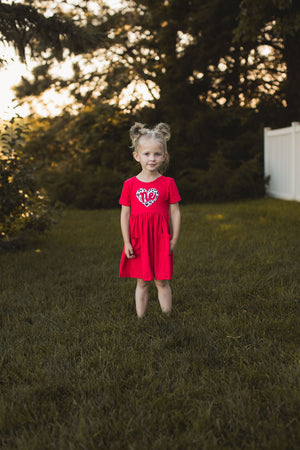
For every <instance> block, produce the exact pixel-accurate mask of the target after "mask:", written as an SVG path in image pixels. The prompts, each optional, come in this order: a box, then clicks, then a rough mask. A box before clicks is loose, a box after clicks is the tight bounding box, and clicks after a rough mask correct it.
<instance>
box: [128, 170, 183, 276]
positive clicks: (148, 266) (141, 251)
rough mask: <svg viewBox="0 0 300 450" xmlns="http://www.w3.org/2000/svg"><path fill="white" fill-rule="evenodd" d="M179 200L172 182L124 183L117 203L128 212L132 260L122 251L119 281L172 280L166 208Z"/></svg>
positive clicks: (135, 180)
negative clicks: (126, 278)
mask: <svg viewBox="0 0 300 450" xmlns="http://www.w3.org/2000/svg"><path fill="white" fill-rule="evenodd" d="M180 200H181V198H180V195H179V192H178V189H177V186H176V184H175V181H174V179H173V178H170V177H165V176H163V175H161V176H159V177H158V178H156V180H154V181H151V182H145V181H141V180H139V179H138V178H137V177H132V178H129V179H128V180H126V181H125V183H124V185H123V190H122V194H121V197H120V201H119V203H120V205H124V206H130V208H131V211H130V220H129V231H130V239H131V245H132V247H133V250H134V254H135V258H132V259H129V258H127V257H126V255H125V252H124V249H123V253H122V257H121V264H120V272H119V276H120V277H132V278H141V279H143V280H144V281H150V280H152V279H153V278H155V279H156V280H170V279H171V277H172V273H173V255H172V253H171V252H170V239H171V235H170V225H169V205H170V204H172V203H177V202H179V201H180Z"/></svg>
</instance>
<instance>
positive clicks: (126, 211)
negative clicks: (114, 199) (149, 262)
mask: <svg viewBox="0 0 300 450" xmlns="http://www.w3.org/2000/svg"><path fill="white" fill-rule="evenodd" d="M130 211H131V209H130V206H124V205H122V208H121V231H122V236H123V240H124V251H125V255H126V256H127V258H134V257H135V255H134V252H133V248H132V245H131V242H130V233H129V219H130Z"/></svg>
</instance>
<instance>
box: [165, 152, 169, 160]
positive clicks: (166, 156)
mask: <svg viewBox="0 0 300 450" xmlns="http://www.w3.org/2000/svg"><path fill="white" fill-rule="evenodd" d="M168 157H169V155H168V152H165V154H164V161H165V160H166V158H168Z"/></svg>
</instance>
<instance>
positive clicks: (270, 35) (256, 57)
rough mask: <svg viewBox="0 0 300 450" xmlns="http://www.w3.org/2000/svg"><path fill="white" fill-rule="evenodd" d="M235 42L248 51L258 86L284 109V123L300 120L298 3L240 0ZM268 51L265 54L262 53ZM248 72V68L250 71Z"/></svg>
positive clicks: (290, 0)
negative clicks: (257, 68) (247, 48)
mask: <svg viewBox="0 0 300 450" xmlns="http://www.w3.org/2000/svg"><path fill="white" fill-rule="evenodd" d="M235 41H239V42H242V43H246V44H247V45H248V46H249V48H251V52H252V56H253V64H254V63H255V65H256V67H258V66H259V65H261V67H262V73H261V74H259V72H258V71H257V73H256V75H257V76H258V77H259V82H258V83H257V84H258V89H259V85H260V86H264V88H265V91H267V92H269V93H270V95H271V96H274V95H275V96H276V97H277V98H278V100H279V102H281V103H282V104H283V105H284V106H285V107H286V112H285V119H284V120H285V122H286V123H290V122H291V121H295V120H298V119H299V117H300V92H299V85H300V4H299V2H298V1H297V0H243V1H242V2H241V7H240V14H239V24H238V27H237V28H236V30H235ZM263 46H267V47H266V48H267V49H269V52H268V53H267V55H264V54H263V53H262V52H261V50H262V47H263ZM250 71H251V68H250Z"/></svg>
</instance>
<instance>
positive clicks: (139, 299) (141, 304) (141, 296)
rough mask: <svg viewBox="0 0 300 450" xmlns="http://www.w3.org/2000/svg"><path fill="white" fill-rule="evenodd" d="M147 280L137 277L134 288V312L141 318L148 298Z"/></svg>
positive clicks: (148, 283)
mask: <svg viewBox="0 0 300 450" xmlns="http://www.w3.org/2000/svg"><path fill="white" fill-rule="evenodd" d="M149 285H150V282H149V281H144V280H142V279H140V278H139V279H138V280H137V283H136V290H135V307H136V313H137V316H138V317H139V318H142V317H143V316H144V315H145V312H146V309H147V305H148V298H149Z"/></svg>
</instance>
